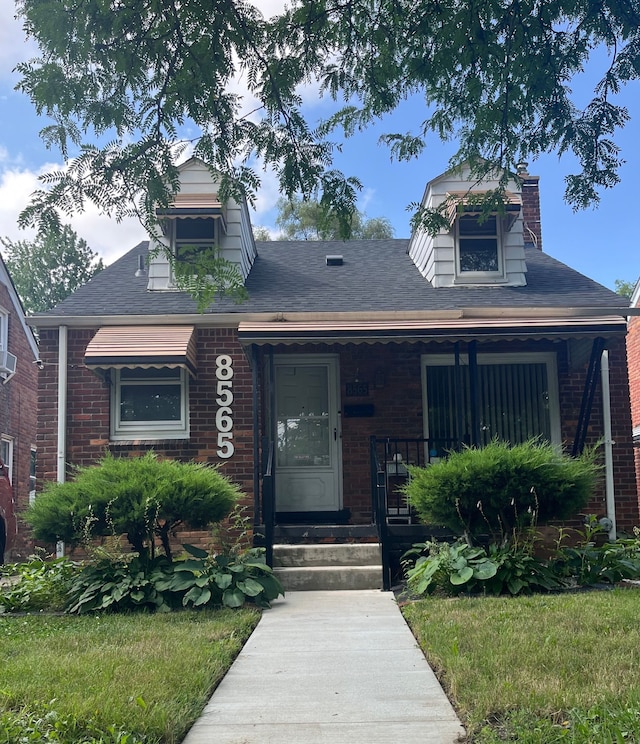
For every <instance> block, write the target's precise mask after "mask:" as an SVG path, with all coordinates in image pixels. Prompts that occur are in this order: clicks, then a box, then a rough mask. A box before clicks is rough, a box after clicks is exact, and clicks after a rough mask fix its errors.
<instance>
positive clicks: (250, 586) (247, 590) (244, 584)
mask: <svg viewBox="0 0 640 744" xmlns="http://www.w3.org/2000/svg"><path fill="white" fill-rule="evenodd" d="M236 586H237V587H238V589H240V591H241V592H242V593H243V594H246V596H247V597H257V596H258V594H260V593H261V592H262V588H263V587H262V584H259V583H258V582H257V581H255V580H254V579H252V578H251V577H249V578H248V579H245V580H244V581H238V583H237V585H236Z"/></svg>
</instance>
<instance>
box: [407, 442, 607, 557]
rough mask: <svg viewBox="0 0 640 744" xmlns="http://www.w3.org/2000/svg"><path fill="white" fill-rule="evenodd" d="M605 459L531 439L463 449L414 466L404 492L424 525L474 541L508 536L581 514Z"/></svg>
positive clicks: (495, 539)
mask: <svg viewBox="0 0 640 744" xmlns="http://www.w3.org/2000/svg"><path fill="white" fill-rule="evenodd" d="M600 469H601V466H600V465H598V464H597V463H596V462H595V453H594V452H593V451H589V452H585V454H584V455H582V456H581V457H578V458H572V457H568V456H567V455H563V454H561V453H560V452H558V451H557V450H556V449H555V448H554V447H553V446H552V445H550V444H548V443H546V442H541V441H539V440H532V441H529V442H525V443H524V444H519V445H515V446H513V447H512V446H510V445H509V444H507V443H505V442H499V441H493V442H491V443H490V444H488V445H487V446H486V447H483V448H482V449H475V448H466V449H464V450H462V451H461V452H454V453H452V454H451V455H450V456H449V457H448V458H447V459H446V460H443V461H442V462H440V463H438V464H435V465H431V466H429V467H426V468H417V467H410V473H411V479H410V481H409V483H408V484H407V486H406V487H405V491H406V494H407V497H408V499H409V502H410V503H411V505H412V506H413V507H414V508H415V509H416V511H417V512H418V514H419V515H420V518H421V519H422V520H423V521H424V522H426V523H427V524H433V525H442V526H444V527H448V528H449V529H451V530H452V531H453V532H454V533H455V534H458V535H459V534H464V535H465V537H466V538H467V540H469V541H470V542H473V541H474V540H477V538H478V537H479V536H481V535H487V534H488V535H489V537H490V538H491V540H492V541H493V542H498V543H504V542H506V541H508V540H509V539H510V538H511V537H512V536H513V535H514V534H517V533H518V532H519V531H520V530H522V529H523V528H525V527H529V526H531V525H535V524H537V523H546V522H548V521H549V520H551V519H567V518H569V517H573V516H575V515H577V514H578V513H579V512H580V510H581V509H584V507H585V506H586V505H587V503H588V501H589V498H590V497H591V495H592V494H593V491H594V488H595V485H596V481H597V476H598V473H599V471H600Z"/></svg>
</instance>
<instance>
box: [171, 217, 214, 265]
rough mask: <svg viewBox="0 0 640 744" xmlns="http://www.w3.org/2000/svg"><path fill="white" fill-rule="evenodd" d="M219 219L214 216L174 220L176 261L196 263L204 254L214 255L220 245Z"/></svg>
mask: <svg viewBox="0 0 640 744" xmlns="http://www.w3.org/2000/svg"><path fill="white" fill-rule="evenodd" d="M217 223H218V220H216V219H214V218H213V217H196V218H192V217H184V218H181V219H178V220H175V221H174V231H175V232H174V249H175V257H176V261H178V262H180V263H183V264H194V263H196V261H198V260H199V259H201V258H202V256H203V255H207V254H209V255H212V254H213V252H214V248H215V246H216V245H218V226H217Z"/></svg>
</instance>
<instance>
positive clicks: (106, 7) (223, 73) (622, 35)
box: [17, 0, 640, 236]
mask: <svg viewBox="0 0 640 744" xmlns="http://www.w3.org/2000/svg"><path fill="white" fill-rule="evenodd" d="M17 11H18V15H19V16H20V17H21V18H22V20H23V21H24V26H25V29H26V31H27V33H28V34H29V36H31V37H32V38H33V39H35V41H36V42H37V43H38V45H39V47H40V50H41V55H40V57H39V58H37V59H32V60H31V61H29V62H26V63H24V64H21V65H19V66H18V72H19V74H20V76H21V81H20V83H19V88H20V89H21V90H22V91H24V92H25V93H26V94H27V95H28V96H29V97H30V98H31V100H32V101H33V103H34V105H35V107H36V110H37V112H38V113H39V114H42V115H46V116H48V117H50V120H51V123H50V124H48V125H47V126H46V127H45V128H44V129H43V131H42V137H43V138H44V141H45V142H46V143H47V145H49V146H51V147H56V148H58V149H59V150H60V151H61V153H62V155H63V156H64V158H65V159H66V160H67V164H66V167H65V169H63V170H60V171H57V172H54V173H50V174H49V175H47V176H45V177H44V179H43V180H44V187H45V188H43V189H42V190H40V191H38V192H36V194H35V195H34V197H33V199H32V202H31V204H30V206H29V207H28V208H27V209H26V210H25V212H24V213H23V216H22V220H23V222H24V223H33V222H35V223H41V224H43V225H46V226H49V227H51V226H53V227H55V226H56V225H57V224H58V221H59V217H58V212H56V209H55V208H56V207H57V208H59V209H61V210H62V211H63V212H73V211H74V210H78V209H81V208H82V206H83V204H84V202H85V201H86V200H87V199H88V200H91V201H94V202H95V203H97V204H98V205H99V206H100V207H101V208H102V209H103V210H105V211H106V212H108V213H110V214H113V215H114V216H115V217H116V218H122V217H124V216H126V215H129V214H131V213H135V212H138V213H139V214H141V215H142V216H143V218H144V220H145V222H146V223H147V224H149V225H153V223H154V216H153V215H154V207H155V206H156V205H160V206H166V204H167V203H168V201H169V200H170V197H171V194H172V193H173V192H175V191H176V189H177V186H178V174H177V171H176V167H175V161H176V156H177V155H178V154H179V153H180V152H181V151H184V149H185V148H186V146H187V145H192V146H193V152H194V154H195V155H197V156H198V157H200V158H201V159H202V160H203V161H204V162H206V163H207V164H208V165H209V166H210V167H211V169H212V170H213V171H215V172H216V173H219V174H220V175H221V179H222V184H221V195H222V196H223V197H224V196H228V195H230V194H234V195H237V196H240V195H245V196H248V197H249V198H250V199H251V197H252V195H253V194H255V192H256V190H257V188H258V187H259V185H260V176H259V169H260V167H263V166H266V167H268V168H271V169H273V170H274V171H275V173H276V175H277V177H278V179H279V182H280V188H281V192H282V193H283V195H284V196H286V197H287V198H293V197H294V196H295V195H296V194H302V195H303V196H305V197H309V196H312V195H314V194H319V195H320V200H321V203H322V204H323V206H326V207H327V208H328V209H330V210H331V211H332V212H333V214H334V215H335V216H336V218H337V220H338V223H339V224H340V231H341V235H342V236H346V235H348V232H349V225H350V223H351V219H352V215H353V213H354V210H355V203H356V198H357V191H358V189H359V188H360V184H359V182H358V180H357V179H356V178H355V177H353V176H347V175H345V174H343V173H341V172H340V171H338V170H336V169H335V168H334V164H333V161H334V154H335V152H336V150H337V148H339V147H340V143H339V142H337V141H336V139H335V138H336V137H337V134H338V133H341V134H345V135H347V136H351V135H353V134H356V133H357V132H358V131H360V130H362V129H364V128H365V127H367V126H368V125H370V124H371V123H372V122H377V121H378V120H380V119H384V117H385V115H386V114H389V113H391V112H393V111H394V110H395V109H396V108H397V107H398V105H399V104H400V103H402V102H403V101H404V100H405V99H407V98H409V97H413V96H421V97H422V99H423V101H424V113H423V116H422V117H420V119H421V120H418V121H412V122H408V128H407V131H402V132H397V131H390V132H387V133H386V134H385V135H384V136H383V137H382V139H381V141H382V143H383V144H385V145H387V146H388V147H389V149H390V154H391V157H392V158H393V159H396V160H409V159H412V158H417V157H420V156H422V155H423V154H424V152H425V148H426V147H427V145H428V141H429V139H430V137H432V136H436V137H439V138H441V139H443V140H451V141H456V143H457V146H458V150H457V152H456V154H455V156H454V157H453V160H452V165H456V164H460V163H462V162H465V161H466V162H470V163H471V164H472V166H473V168H474V173H475V175H476V176H478V177H481V176H482V174H483V173H488V172H499V173H504V174H505V176H504V178H505V180H504V182H503V185H504V184H506V179H507V177H508V176H509V175H513V174H514V173H515V172H516V165H517V163H518V162H521V161H523V160H524V161H530V160H533V159H535V158H536V157H537V156H538V155H540V154H541V153H543V152H557V153H559V154H565V153H567V154H571V155H573V156H575V159H576V161H577V171H576V172H575V173H572V174H569V175H568V176H567V177H566V198H567V199H568V201H569V202H570V203H571V204H572V205H574V206H575V207H576V208H580V207H585V206H587V205H590V204H594V203H597V201H598V198H599V197H598V191H599V189H600V188H608V187H611V186H614V185H615V184H616V183H617V182H618V180H619V175H618V171H619V168H620V165H621V163H622V157H621V153H620V152H619V148H618V146H617V144H616V134H617V133H618V131H619V130H620V129H621V128H622V127H623V126H624V125H625V124H626V123H627V120H628V118H629V114H628V112H627V110H626V109H625V108H624V107H623V106H621V105H619V103H617V101H616V96H617V94H618V93H619V92H620V90H621V88H622V87H623V86H625V85H626V84H628V83H632V82H634V83H635V82H636V81H637V79H638V76H639V75H640V6H639V5H638V2H637V0H610V2H607V3H592V2H585V3H575V2H572V1H571V0H555V1H554V2H540V0H518V1H517V2H515V1H509V2H506V3H505V2H500V1H499V0H486V2H483V3H482V4H477V3H468V2H466V1H463V0H453V1H452V2H449V3H435V2H424V3H417V4H416V3H415V2H408V0H394V1H393V2H389V1H388V0H349V1H348V2H345V1H344V0H323V1H322V2H320V1H317V2H316V1H313V2H308V1H307V0H292V2H290V3H288V4H287V7H286V8H285V10H283V11H282V12H281V13H279V14H276V15H275V16H272V17H270V18H264V17H263V16H262V14H261V13H260V11H259V10H258V8H257V7H256V5H254V4H252V3H250V2H248V1H247V0H229V1H228V2H224V3H203V2H197V1H196V0H185V2H180V3H168V2H161V3H157V2H143V3H134V2H130V1H129V0H17ZM599 63H600V64H601V65H602V69H601V70H600V72H599V74H598V71H597V70H596V76H597V78H598V80H597V83H596V85H595V87H594V89H593V91H592V94H591V96H590V100H588V101H587V103H586V105H584V106H579V105H578V104H577V103H576V102H575V101H574V100H573V98H572V91H571V86H572V84H573V80H574V78H575V77H576V76H578V75H580V74H581V73H583V72H584V71H585V69H587V68H588V69H589V73H590V74H593V72H594V66H595V65H597V64H599ZM239 80H241V85H239V84H238V81H239ZM309 83H312V84H314V86H315V88H317V89H319V90H320V93H321V95H323V96H325V97H327V98H329V99H331V100H333V101H334V102H335V106H334V112H333V114H332V115H331V116H329V118H327V119H326V120H324V121H309V120H308V119H307V118H306V116H305V113H304V111H303V91H304V85H305V84H309ZM315 88H314V90H315ZM243 89H244V90H246V93H243V92H242V91H243ZM185 137H188V138H189V139H190V141H189V142H187V141H186V140H185V139H184V138H185ZM425 219H427V223H428V224H431V223H429V220H428V215H427V216H426V217H425Z"/></svg>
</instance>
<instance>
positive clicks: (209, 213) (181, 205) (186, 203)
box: [156, 194, 227, 230]
mask: <svg viewBox="0 0 640 744" xmlns="http://www.w3.org/2000/svg"><path fill="white" fill-rule="evenodd" d="M226 211H227V210H226V208H225V205H224V204H223V203H222V202H221V201H220V199H219V198H218V195H217V194H176V195H175V196H174V198H173V201H172V202H171V203H170V204H169V206H168V207H158V208H157V209H156V216H157V217H160V218H162V219H165V220H167V219H168V220H179V219H187V218H190V219H198V218H202V219H204V218H207V217H213V218H214V219H219V220H221V221H222V224H223V229H225V230H226V220H227V217H226Z"/></svg>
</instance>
